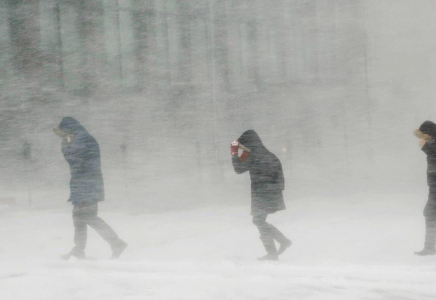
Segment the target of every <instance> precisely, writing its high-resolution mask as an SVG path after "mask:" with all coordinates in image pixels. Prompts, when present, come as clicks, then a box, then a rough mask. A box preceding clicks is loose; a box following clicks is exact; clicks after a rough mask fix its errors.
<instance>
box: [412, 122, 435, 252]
mask: <svg viewBox="0 0 436 300" xmlns="http://www.w3.org/2000/svg"><path fill="white" fill-rule="evenodd" d="M414 133H415V135H416V136H417V137H418V138H419V139H420V143H419V145H420V147H421V150H422V151H423V152H424V153H425V154H426V155H427V184H428V186H429V194H428V200H427V204H426V205H425V208H424V217H425V228H426V229H425V242H424V249H423V250H421V251H419V252H415V254H416V255H420V256H426V255H435V254H436V249H435V246H436V142H435V141H436V124H435V123H433V122H431V121H425V122H424V123H422V125H421V126H420V127H419V129H417V130H415V132H414Z"/></svg>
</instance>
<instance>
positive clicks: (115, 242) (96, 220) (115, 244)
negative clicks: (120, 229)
mask: <svg viewBox="0 0 436 300" xmlns="http://www.w3.org/2000/svg"><path fill="white" fill-rule="evenodd" d="M97 214H98V205H97V204H94V206H93V214H92V215H90V216H89V219H88V220H87V223H88V225H89V226H91V227H92V228H93V229H95V231H97V233H98V234H99V235H100V236H101V237H102V238H103V239H104V240H105V241H106V242H108V243H109V245H111V248H112V251H113V258H118V257H119V256H120V255H121V253H122V252H123V251H124V249H125V248H126V247H127V244H126V243H125V242H124V241H123V240H121V239H120V238H119V237H118V235H117V234H116V232H115V231H114V230H113V229H112V228H111V227H110V226H109V225H108V224H107V223H106V222H105V221H104V220H103V219H102V218H100V217H98V216H97Z"/></svg>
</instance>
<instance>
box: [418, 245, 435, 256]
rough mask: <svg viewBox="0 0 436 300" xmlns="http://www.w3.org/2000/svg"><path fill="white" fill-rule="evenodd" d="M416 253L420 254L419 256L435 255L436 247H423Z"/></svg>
mask: <svg viewBox="0 0 436 300" xmlns="http://www.w3.org/2000/svg"><path fill="white" fill-rule="evenodd" d="M415 254H416V255H419V256H427V255H435V254H436V250H435V248H434V247H433V248H427V247H424V249H422V250H421V251H419V252H415Z"/></svg>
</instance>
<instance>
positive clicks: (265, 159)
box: [231, 130, 292, 260]
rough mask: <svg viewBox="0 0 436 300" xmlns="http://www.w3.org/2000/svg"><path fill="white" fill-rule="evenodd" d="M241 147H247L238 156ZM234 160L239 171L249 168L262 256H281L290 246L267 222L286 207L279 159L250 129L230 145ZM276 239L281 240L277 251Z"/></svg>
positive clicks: (270, 257)
mask: <svg viewBox="0 0 436 300" xmlns="http://www.w3.org/2000/svg"><path fill="white" fill-rule="evenodd" d="M238 148H241V149H243V150H244V152H243V153H242V155H241V157H239V156H238ZM231 154H232V163H233V167H234V169H235V172H236V173H237V174H242V173H244V172H247V171H248V172H250V178H251V215H252V216H253V223H254V225H256V226H257V228H258V229H259V233H260V240H261V241H262V243H263V245H264V247H265V250H266V252H267V254H266V255H265V256H263V257H261V258H259V260H278V256H279V255H280V254H282V253H283V252H284V251H285V250H286V249H287V248H288V247H290V246H291V244H292V243H291V241H290V240H289V239H288V238H286V237H285V236H284V235H283V233H281V232H280V231H279V230H278V229H277V228H276V227H274V226H273V225H271V224H269V223H267V222H266V218H267V217H268V215H269V214H272V213H275V212H276V211H279V210H285V209H286V207H285V202H284V199H283V193H282V191H283V190H284V189H285V180H284V177H283V170H282V165H281V163H280V160H279V159H278V158H277V157H276V156H275V155H274V154H273V153H271V152H269V151H268V149H266V148H265V146H264V145H263V143H262V141H261V140H260V138H259V136H258V135H257V133H256V132H255V131H254V130H248V131H246V132H244V133H243V134H242V136H241V137H240V138H239V139H238V140H237V141H235V142H232V145H231ZM274 240H275V241H277V242H278V243H279V244H280V248H279V250H278V251H277V248H276V245H275V243H274Z"/></svg>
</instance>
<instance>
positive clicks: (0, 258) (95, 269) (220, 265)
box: [0, 195, 436, 300]
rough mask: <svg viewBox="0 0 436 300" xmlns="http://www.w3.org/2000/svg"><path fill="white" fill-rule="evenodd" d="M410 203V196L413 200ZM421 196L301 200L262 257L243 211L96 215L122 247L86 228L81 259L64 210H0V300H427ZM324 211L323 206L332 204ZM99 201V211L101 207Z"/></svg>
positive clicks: (433, 263) (430, 274)
mask: <svg viewBox="0 0 436 300" xmlns="http://www.w3.org/2000/svg"><path fill="white" fill-rule="evenodd" d="M413 198H415V199H413ZM421 200H422V199H417V197H411V196H404V195H403V196H396V197H392V196H390V197H385V196H378V197H372V198H371V201H368V199H366V198H365V197H360V198H354V199H333V198H327V199H300V200H298V201H292V202H288V203H287V205H288V210H287V211H285V212H280V213H277V214H275V215H273V216H271V217H270V218H269V219H268V220H269V221H270V222H272V223H273V224H275V225H276V226H277V227H278V228H280V229H281V230H282V231H283V232H285V233H286V234H287V235H289V237H290V238H291V239H292V240H293V242H294V245H293V247H292V248H291V249H290V250H289V251H288V252H286V253H285V254H284V255H283V256H282V257H281V260H280V261H279V262H258V261H256V260H255V258H256V257H257V256H260V255H262V254H263V249H262V246H261V243H260V241H259V240H258V233H257V232H256V228H255V227H254V226H253V225H252V224H251V221H250V216H249V215H248V213H247V211H248V207H238V206H235V207H228V208H223V207H213V208H202V209H197V210H194V211H184V212H180V211H178V212H166V213H149V214H129V213H126V212H119V213H113V212H110V211H109V208H108V207H109V206H110V205H109V204H102V205H101V213H100V215H101V217H103V219H105V220H106V221H107V222H108V223H109V224H110V225H111V226H113V227H114V229H115V230H116V231H117V232H118V233H119V234H120V236H121V237H122V238H124V239H125V240H126V241H127V242H128V243H129V247H128V249H127V250H126V252H125V253H124V254H123V256H122V258H121V259H120V260H117V261H111V260H108V259H107V257H109V256H110V249H109V247H108V246H107V245H106V244H105V242H104V241H103V240H102V239H100V238H99V237H98V236H97V234H96V233H95V232H93V231H92V230H90V231H89V242H88V248H87V255H88V257H89V259H88V260H85V261H78V260H73V259H72V260H70V261H67V262H65V261H61V260H59V259H58V255H59V254H60V253H63V252H66V251H68V250H69V249H70V247H71V246H72V228H73V227H72V222H71V216H70V209H71V208H70V207H66V208H65V209H57V210H14V211H2V212H0V240H1V241H2V243H1V246H0V299H14V300H18V299H23V300H24V299H25V300H31V299H44V300H47V299H62V300H69V299H81V300H83V299H105V300H106V299H107V300H110V299H117V300H118V299H165V300H166V299H189V300H192V299H202V300H203V299H235V300H236V299H237V300H241V299H250V300H252V299H420V300H421V299H436V257H425V258H422V257H416V256H415V255H413V251H415V250H420V248H421V247H422V242H423V230H424V225H423V218H422V216H421V209H422V206H423V201H421ZM333 203H334V205H332V204H333ZM105 205H108V207H105Z"/></svg>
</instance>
